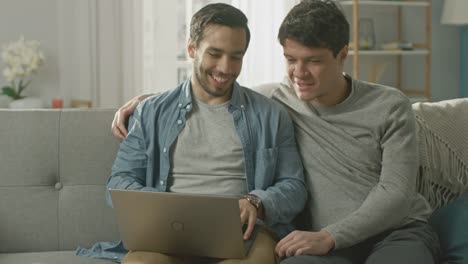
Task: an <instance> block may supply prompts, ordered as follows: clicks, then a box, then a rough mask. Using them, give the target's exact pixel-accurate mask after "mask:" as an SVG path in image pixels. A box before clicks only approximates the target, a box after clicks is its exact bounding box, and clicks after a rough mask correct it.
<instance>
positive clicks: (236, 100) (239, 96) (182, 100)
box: [178, 78, 245, 109]
mask: <svg viewBox="0 0 468 264" xmlns="http://www.w3.org/2000/svg"><path fill="white" fill-rule="evenodd" d="M191 89H192V83H191V81H190V78H189V79H187V80H186V81H185V82H184V83H183V84H182V92H181V93H180V96H179V105H178V107H179V108H186V107H187V106H188V105H189V104H192V93H191ZM243 89H244V87H242V86H240V85H239V83H237V82H234V87H233V89H232V95H231V101H230V106H232V107H234V108H237V109H244V108H245V96H243V94H244V90H243Z"/></svg>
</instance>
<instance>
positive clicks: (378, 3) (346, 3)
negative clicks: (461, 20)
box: [340, 0, 430, 7]
mask: <svg viewBox="0 0 468 264" xmlns="http://www.w3.org/2000/svg"><path fill="white" fill-rule="evenodd" d="M340 3H341V5H342V6H352V5H353V4H354V3H353V1H352V0H343V1H340ZM359 5H369V6H371V5H372V6H416V7H417V6H420V7H427V6H429V5H430V3H428V2H420V1H362V0H359Z"/></svg>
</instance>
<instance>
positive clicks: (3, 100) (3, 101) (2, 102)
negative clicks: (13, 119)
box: [0, 95, 12, 108]
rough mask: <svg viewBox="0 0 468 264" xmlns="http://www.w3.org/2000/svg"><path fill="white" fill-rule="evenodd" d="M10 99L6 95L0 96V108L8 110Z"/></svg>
mask: <svg viewBox="0 0 468 264" xmlns="http://www.w3.org/2000/svg"><path fill="white" fill-rule="evenodd" d="M11 101H12V99H11V98H10V97H8V96H6V95H0V108H9V107H10V102H11Z"/></svg>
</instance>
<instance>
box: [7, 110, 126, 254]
mask: <svg viewBox="0 0 468 264" xmlns="http://www.w3.org/2000/svg"><path fill="white" fill-rule="evenodd" d="M114 112H115V110H114V109H108V110H96V109H93V110H85V109H80V110H8V109H6V110H5V109H4V110H0V149H1V151H0V253H4V252H10V253H11V252H31V251H56V250H74V249H76V248H77V246H83V247H90V246H91V245H92V244H93V243H95V242H96V241H117V240H118V232H117V226H116V222H115V217H114V213H113V211H112V209H110V208H109V206H108V205H107V203H106V201H105V195H104V193H105V192H104V190H105V183H106V180H107V178H108V177H109V175H110V170H111V166H112V163H113V160H114V158H115V154H116V152H117V150H118V145H119V141H118V140H117V139H116V138H114V137H113V136H112V134H111V132H110V124H111V121H112V118H113V115H114Z"/></svg>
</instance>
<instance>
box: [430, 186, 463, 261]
mask: <svg viewBox="0 0 468 264" xmlns="http://www.w3.org/2000/svg"><path fill="white" fill-rule="evenodd" d="M430 223H431V225H432V226H433V227H434V229H435V230H436V231H437V234H438V235H439V239H440V244H441V248H442V252H443V261H447V262H448V263H451V264H468V225H467V223H468V194H465V195H463V196H461V197H460V198H458V199H456V200H455V201H453V202H451V203H450V204H448V205H447V206H445V207H442V208H440V209H438V210H436V211H435V212H434V213H433V215H432V216H431V219H430Z"/></svg>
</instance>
